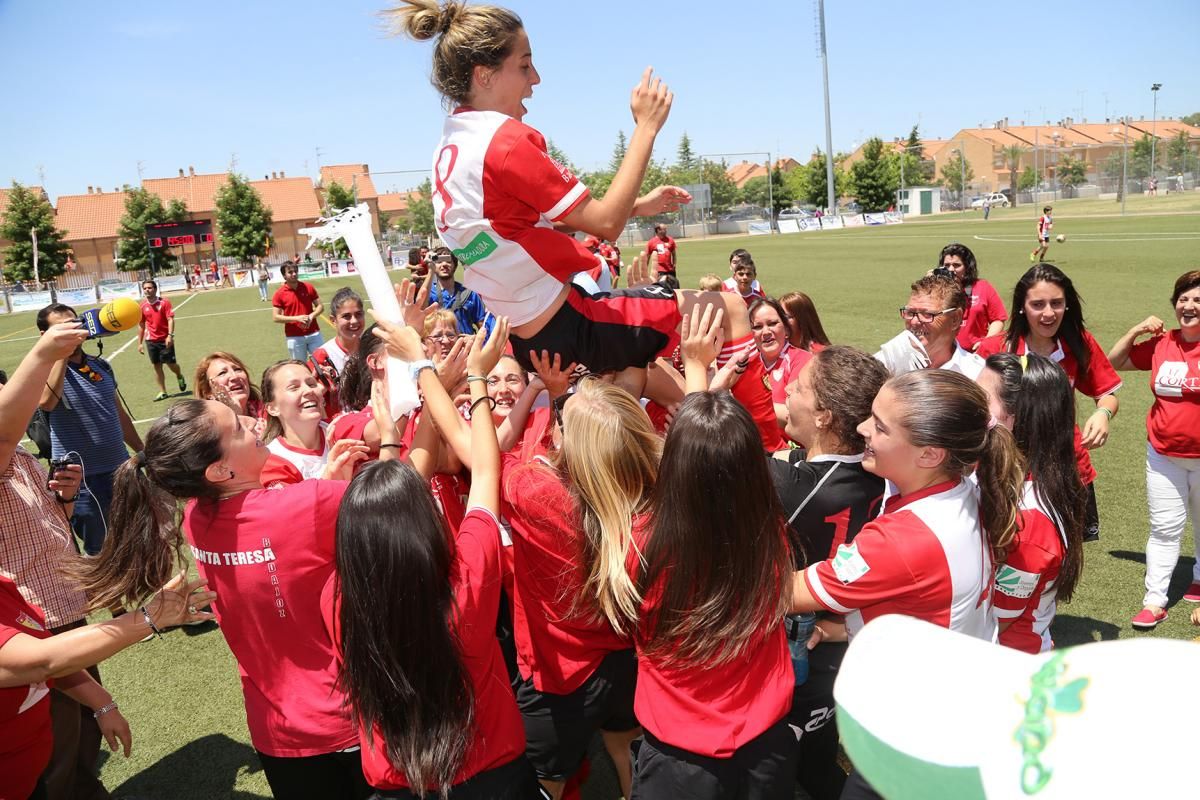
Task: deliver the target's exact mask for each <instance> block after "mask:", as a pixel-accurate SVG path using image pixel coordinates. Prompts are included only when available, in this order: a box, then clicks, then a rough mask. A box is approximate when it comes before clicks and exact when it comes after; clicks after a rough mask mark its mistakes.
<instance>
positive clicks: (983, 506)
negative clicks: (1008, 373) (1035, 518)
mask: <svg viewBox="0 0 1200 800" xmlns="http://www.w3.org/2000/svg"><path fill="white" fill-rule="evenodd" d="M975 475H976V477H977V478H978V480H979V517H980V524H981V525H982V526H983V530H984V531H985V532H986V533H987V537H988V544H990V545H991V548H992V560H993V561H994V562H996V563H999V562H1001V561H1003V560H1004V557H1005V555H1006V554H1007V552H1008V547H1009V545H1011V544H1012V541H1013V539H1014V538H1015V537H1016V535H1017V517H1018V513H1019V512H1020V506H1021V494H1022V491H1023V489H1024V484H1025V462H1024V459H1023V458H1022V457H1021V451H1020V449H1019V448H1018V447H1017V442H1016V440H1015V439H1013V436H1012V434H1011V433H1010V432H1009V430H1008V428H1005V427H1004V426H1003V425H993V426H992V427H991V428H990V429H989V430H988V432H987V437H986V441H985V444H984V448H983V453H982V454H981V456H980V458H979V464H978V466H977V467H976V469H975Z"/></svg>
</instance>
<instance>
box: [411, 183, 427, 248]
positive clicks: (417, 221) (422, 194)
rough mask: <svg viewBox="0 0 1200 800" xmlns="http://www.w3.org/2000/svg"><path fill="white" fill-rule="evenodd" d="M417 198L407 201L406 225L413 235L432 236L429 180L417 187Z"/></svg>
mask: <svg viewBox="0 0 1200 800" xmlns="http://www.w3.org/2000/svg"><path fill="white" fill-rule="evenodd" d="M416 192H417V196H416V197H414V198H411V199H410V200H409V201H408V224H409V227H410V230H411V231H412V232H413V233H422V234H425V235H426V236H429V235H432V234H433V184H431V183H430V182H429V178H426V179H425V181H424V182H423V183H422V184H421V185H420V186H418V187H417V189H416Z"/></svg>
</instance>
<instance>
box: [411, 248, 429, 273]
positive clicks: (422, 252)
mask: <svg viewBox="0 0 1200 800" xmlns="http://www.w3.org/2000/svg"><path fill="white" fill-rule="evenodd" d="M408 271H409V272H411V273H412V276H413V278H416V279H423V278H424V277H425V276H426V275H428V274H429V248H428V247H413V248H410V249H409V251H408Z"/></svg>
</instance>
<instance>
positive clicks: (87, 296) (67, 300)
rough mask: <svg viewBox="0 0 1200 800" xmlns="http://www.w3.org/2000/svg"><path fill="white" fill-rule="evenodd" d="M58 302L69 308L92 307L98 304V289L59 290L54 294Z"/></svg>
mask: <svg viewBox="0 0 1200 800" xmlns="http://www.w3.org/2000/svg"><path fill="white" fill-rule="evenodd" d="M54 296H55V297H56V298H57V302H59V303H63V304H65V305H68V306H90V305H94V304H95V302H96V287H95V286H85V287H84V288H82V289H58V290H57V291H55V292H54Z"/></svg>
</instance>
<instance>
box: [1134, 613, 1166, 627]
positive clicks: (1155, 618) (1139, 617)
mask: <svg viewBox="0 0 1200 800" xmlns="http://www.w3.org/2000/svg"><path fill="white" fill-rule="evenodd" d="M1166 618H1167V612H1166V609H1164V610H1162V611H1159V612H1158V613H1157V614H1156V613H1154V612H1153V611H1151V610H1150V609H1148V608H1143V609H1142V610H1141V611H1139V612H1138V613H1136V614H1134V615H1133V619H1131V620H1129V624H1130V625H1132V626H1133V627H1135V628H1140V629H1141V630H1144V631H1148V630H1151V629H1152V628H1154V627H1155V626H1157V625H1158V623H1160V622H1162V621H1163V620H1164V619H1166Z"/></svg>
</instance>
